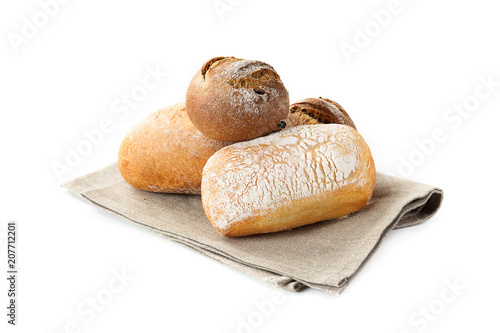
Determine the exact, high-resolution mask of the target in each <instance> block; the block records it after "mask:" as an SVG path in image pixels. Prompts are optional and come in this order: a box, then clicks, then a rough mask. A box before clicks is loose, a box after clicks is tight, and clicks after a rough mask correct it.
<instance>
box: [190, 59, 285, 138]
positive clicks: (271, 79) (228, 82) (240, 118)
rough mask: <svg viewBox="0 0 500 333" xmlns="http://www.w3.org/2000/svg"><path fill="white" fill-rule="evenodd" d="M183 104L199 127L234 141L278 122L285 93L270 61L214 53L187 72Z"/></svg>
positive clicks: (267, 129)
mask: <svg viewBox="0 0 500 333" xmlns="http://www.w3.org/2000/svg"><path fill="white" fill-rule="evenodd" d="M186 108H187V112H188V116H189V118H190V119H191V121H192V122H193V124H194V125H195V126H196V128H198V129H199V130H200V131H201V132H202V133H204V134H205V135H207V136H209V137H211V138H213V139H216V140H222V141H231V142H237V141H243V140H249V139H253V138H257V137H259V136H262V135H266V134H269V133H271V132H275V131H278V130H280V129H281V128H283V127H284V126H285V122H284V120H285V119H286V118H287V116H288V108H289V97H288V91H287V90H286V88H285V86H284V85H283V82H281V79H280V77H279V75H278V74H277V73H276V71H275V70H274V68H273V67H271V66H270V65H268V64H266V63H264V62H261V61H256V60H244V59H237V58H234V57H217V58H213V59H211V60H209V61H207V62H206V63H205V64H204V65H203V67H202V68H201V69H200V70H199V71H198V72H197V73H196V74H195V76H194V77H193V79H192V81H191V83H190V85H189V87H188V90H187V93H186Z"/></svg>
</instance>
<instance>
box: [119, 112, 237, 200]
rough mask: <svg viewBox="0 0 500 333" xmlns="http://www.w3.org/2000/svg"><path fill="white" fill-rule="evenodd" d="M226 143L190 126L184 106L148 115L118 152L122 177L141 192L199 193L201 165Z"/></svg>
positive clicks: (130, 133)
mask: <svg viewBox="0 0 500 333" xmlns="http://www.w3.org/2000/svg"><path fill="white" fill-rule="evenodd" d="M229 144H230V143H229V142H222V141H217V140H213V139H211V138H209V137H207V136H206V135H204V134H203V133H201V132H200V131H198V130H197V129H196V127H194V126H193V124H192V123H191V121H190V120H189V118H188V116H187V113H186V107H185V104H184V103H179V104H175V105H172V106H169V107H166V108H163V109H161V110H158V111H157V112H155V113H153V114H151V115H150V116H148V117H147V118H145V119H144V120H143V121H141V122H140V123H138V124H137V125H136V126H135V127H134V128H132V130H130V131H129V132H128V133H127V135H126V136H125V138H124V139H123V141H122V143H121V146H120V150H119V153H118V168H119V170H120V173H121V175H122V176H123V178H124V179H125V180H126V181H127V182H128V183H129V184H131V185H132V186H134V187H137V188H139V189H141V190H145V191H151V192H165V193H190V194H200V188H201V175H202V170H203V166H204V165H205V163H206V161H207V160H208V158H209V157H210V156H211V155H212V154H214V153H215V152H216V151H218V150H219V149H221V148H223V147H225V146H227V145H229Z"/></svg>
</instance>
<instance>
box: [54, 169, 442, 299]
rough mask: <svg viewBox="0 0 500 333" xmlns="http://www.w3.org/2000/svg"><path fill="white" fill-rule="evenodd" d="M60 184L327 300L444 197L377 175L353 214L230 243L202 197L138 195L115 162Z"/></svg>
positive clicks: (198, 249)
mask: <svg viewBox="0 0 500 333" xmlns="http://www.w3.org/2000/svg"><path fill="white" fill-rule="evenodd" d="M63 186H64V187H65V188H67V189H68V190H69V191H70V192H72V193H74V194H76V195H79V196H82V197H83V198H85V199H87V200H89V201H90V202H91V203H93V204H95V205H97V206H99V207H101V208H103V209H105V210H107V211H109V212H111V213H113V214H116V215H119V216H123V217H125V218H126V219H128V220H130V221H132V222H134V223H137V224H139V225H141V226H143V227H146V228H148V229H150V230H151V231H154V232H156V233H158V234H160V235H161V236H164V237H166V238H168V239H170V240H172V241H174V242H178V243H180V244H182V245H184V246H187V247H189V248H190V249H192V250H194V251H196V252H199V253H201V254H204V255H206V256H208V257H210V258H212V259H215V260H217V261H219V262H221V263H224V264H226V265H229V266H231V267H234V268H237V269H239V270H241V271H243V272H247V273H248V274H251V275H253V276H255V277H257V278H259V279H261V280H263V281H266V282H268V283H270V284H272V285H275V286H278V287H281V288H283V289H286V290H290V291H297V290H299V289H301V288H303V287H304V286H308V287H311V288H316V289H320V290H322V291H324V292H327V293H332V294H340V293H341V292H342V291H343V290H344V288H345V287H346V286H347V284H348V283H349V281H350V279H351V278H352V277H353V276H354V275H355V274H356V273H357V272H358V270H359V269H360V268H361V266H362V265H363V264H364V262H365V261H366V260H367V259H369V258H370V256H371V255H372V254H373V253H374V252H375V250H376V249H377V248H378V246H379V245H380V243H381V241H382V239H383V238H384V237H385V235H387V233H388V232H389V231H391V230H392V229H394V228H402V227H408V226H412V225H416V224H419V223H422V222H423V221H425V220H427V219H429V218H430V217H431V216H432V215H434V214H435V213H436V212H437V210H438V209H439V206H440V205H441V201H442V197H443V192H442V190H441V189H439V188H436V187H433V186H429V185H424V184H420V183H416V182H412V181H409V180H405V179H401V178H396V177H391V176H387V175H384V174H380V173H378V174H377V183H376V187H375V193H374V195H373V197H372V199H371V201H370V202H369V203H368V205H367V206H366V207H365V208H363V209H362V210H360V211H359V212H357V213H354V214H351V215H349V216H347V217H342V218H338V219H335V220H330V221H324V222H318V223H314V224H311V225H307V226H303V227H300V228H296V229H292V230H288V231H281V232H276V233H270V234H261V235H252V236H246V237H239V238H229V237H224V236H221V235H220V234H219V233H218V232H217V231H216V230H215V229H214V228H213V227H212V226H211V225H210V222H209V221H208V219H207V218H206V216H205V213H204V212H203V208H202V205H201V197H200V196H199V195H185V194H160V193H150V192H145V191H141V190H138V189H136V188H134V187H132V186H130V185H129V184H127V183H126V182H125V181H124V180H123V178H122V177H121V175H120V173H119V171H118V167H117V166H116V164H113V165H111V166H108V167H106V168H104V169H102V170H99V171H97V172H94V173H91V174H88V175H85V176H82V177H80V178H77V179H74V180H72V181H70V182H68V183H66V184H64V185H63ZM177 269H178V270H181V269H182V268H180V267H179V268H177ZM180 274H182V273H180ZM200 274H201V273H200Z"/></svg>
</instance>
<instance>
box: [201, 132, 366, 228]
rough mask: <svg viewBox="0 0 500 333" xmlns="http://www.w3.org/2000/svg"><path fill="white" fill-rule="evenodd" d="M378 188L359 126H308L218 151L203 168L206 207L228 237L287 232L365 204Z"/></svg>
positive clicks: (204, 206)
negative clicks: (358, 129) (355, 127)
mask: <svg viewBox="0 0 500 333" xmlns="http://www.w3.org/2000/svg"><path fill="white" fill-rule="evenodd" d="M374 187H375V165H374V162H373V158H372V156H371V153H370V149H369V147H368V145H367V144H366V142H365V141H364V140H363V138H362V137H361V135H360V134H359V133H358V132H357V131H356V130H355V129H354V128H352V127H350V126H346V125H338V124H318V125H303V126H297V127H292V128H289V129H285V130H283V131H281V132H278V133H273V134H270V135H268V136H266V137H261V138H257V139H254V140H250V141H246V142H239V143H235V144H233V145H231V146H228V147H225V148H223V149H221V150H219V151H218V152H217V153H215V154H214V155H213V156H212V157H210V159H209V160H208V162H207V164H206V165H205V167H204V169H203V180H202V187H201V194H202V202H203V208H204V210H205V213H206V215H207V217H208V219H209V221H210V222H211V223H212V225H213V226H214V227H215V229H217V230H218V231H219V232H220V233H221V234H222V235H226V236H245V235H251V234H257V233H268V232H275V231H280V230H287V229H291V228H295V227H299V226H302V225H306V224H311V223H314V222H318V221H323V220H328V219H333V218H336V217H339V216H343V215H347V214H350V213H353V212H355V211H357V210H359V209H361V208H363V207H364V206H365V205H366V204H367V203H368V201H369V200H370V198H371V196H372V194H373V190H374Z"/></svg>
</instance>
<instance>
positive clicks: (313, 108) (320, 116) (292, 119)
mask: <svg viewBox="0 0 500 333" xmlns="http://www.w3.org/2000/svg"><path fill="white" fill-rule="evenodd" d="M287 124H288V125H289V126H290V127H291V126H298V125H308V124H343V125H347V126H351V127H352V128H354V129H356V126H355V125H354V122H353V121H352V119H351V117H349V114H347V112H346V111H345V110H344V108H343V107H342V106H340V104H338V103H337V102H334V101H332V100H331V99H328V98H322V97H320V98H306V99H302V100H300V101H298V102H295V103H293V104H292V105H290V113H289V115H288V119H287Z"/></svg>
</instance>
